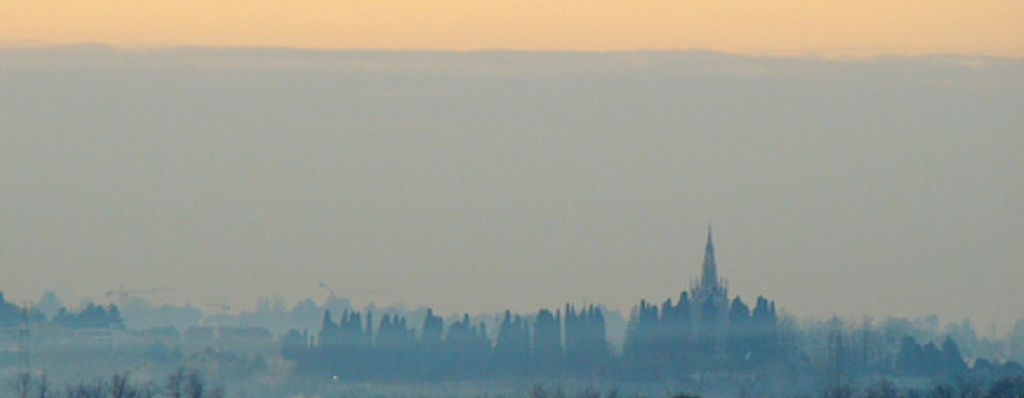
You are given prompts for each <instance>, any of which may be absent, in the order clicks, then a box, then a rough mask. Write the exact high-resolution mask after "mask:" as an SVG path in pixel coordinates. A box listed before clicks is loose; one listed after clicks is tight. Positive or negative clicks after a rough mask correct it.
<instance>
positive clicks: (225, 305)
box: [206, 302, 231, 314]
mask: <svg viewBox="0 0 1024 398" xmlns="http://www.w3.org/2000/svg"><path fill="white" fill-rule="evenodd" d="M206 306H207V307H210V308H216V309H218V310H220V312H221V313H222V314H227V313H229V312H231V306H230V305H228V303H225V302H220V303H206Z"/></svg>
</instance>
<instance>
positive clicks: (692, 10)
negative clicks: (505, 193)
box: [0, 0, 1024, 57]
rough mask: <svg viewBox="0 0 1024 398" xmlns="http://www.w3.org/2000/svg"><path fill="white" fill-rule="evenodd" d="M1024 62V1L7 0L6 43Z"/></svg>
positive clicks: (2, 23)
mask: <svg viewBox="0 0 1024 398" xmlns="http://www.w3.org/2000/svg"><path fill="white" fill-rule="evenodd" d="M73 43H104V44H110V45H114V46H120V47H139V46H141V47H150V46H273V47H304V48H380V49H438V50H473V49H519V50H598V51H606V50H636V49H695V48H699V49H709V50H717V51H725V52H737V53H753V54H777V53H783V54H793V53H797V54H806V53H810V54H850V55H873V54H885V53H896V54H921V53H957V54H987V55H999V56H1013V57H1021V56H1024V1H1021V0H900V1H891V0H888V1H882V0H856V1H835V0H729V1H712V0H623V1H604V0H517V1H497V0H438V1H426V0H288V1H285V0H213V1H211V0H175V1H164V0H62V1H33V0H0V46H32V45H56V44H73Z"/></svg>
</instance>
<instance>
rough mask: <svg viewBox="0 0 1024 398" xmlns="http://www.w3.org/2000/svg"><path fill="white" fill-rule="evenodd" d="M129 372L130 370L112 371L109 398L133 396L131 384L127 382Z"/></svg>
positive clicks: (130, 397) (128, 397) (129, 397)
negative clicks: (122, 371)
mask: <svg viewBox="0 0 1024 398" xmlns="http://www.w3.org/2000/svg"><path fill="white" fill-rule="evenodd" d="M130 374H131V373H130V372H124V373H119V372H114V375H113V376H111V377H110V397H111V398H132V397H133V396H134V394H133V391H132V390H133V389H132V386H131V384H130V383H129V382H128V376H129V375H130Z"/></svg>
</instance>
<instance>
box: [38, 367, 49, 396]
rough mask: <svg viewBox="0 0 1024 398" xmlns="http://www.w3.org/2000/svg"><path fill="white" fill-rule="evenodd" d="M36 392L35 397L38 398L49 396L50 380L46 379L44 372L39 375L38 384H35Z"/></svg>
mask: <svg viewBox="0 0 1024 398" xmlns="http://www.w3.org/2000/svg"><path fill="white" fill-rule="evenodd" d="M36 392H37V394H36V397H39V398H47V397H49V396H50V380H49V379H47V377H46V373H45V372H43V373H42V374H40V375H39V382H38V383H36Z"/></svg>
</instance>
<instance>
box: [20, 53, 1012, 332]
mask: <svg viewBox="0 0 1024 398" xmlns="http://www.w3.org/2000/svg"><path fill="white" fill-rule="evenodd" d="M1022 70H1024V61H1022V60H1019V59H1008V58H997V57H986V56H915V57H905V56H895V57H879V58H870V59H840V60H835V59H823V58H821V57H816V56H802V57H779V56H741V55H729V54H723V53H716V52H707V51H669V52H642V51H637V52H608V53H594V52H524V51H518V52H501V51H495V52H424V51H419V52H410V51H396V52H387V51H320V50H295V49H258V48H234V49H224V48H178V49H163V50H153V49H149V50H128V49H119V48H112V47H105V46H71V47H48V48H29V49H24V48H23V49H6V50H0V93H2V94H0V197H2V198H3V200H2V201H0V217H2V218H0V227H2V228H0V290H3V291H5V293H7V295H8V297H9V298H11V299H12V300H34V299H36V298H38V297H39V296H40V295H41V293H42V291H43V289H53V290H55V291H57V292H58V293H59V294H60V295H61V296H62V297H63V298H64V300H65V302H67V303H69V304H74V303H76V302H77V300H78V299H79V298H81V297H92V298H96V299H98V300H103V299H104V292H106V291H107V290H110V289H113V288H116V287H117V286H118V284H120V283H124V285H125V287H126V288H127V289H129V290H131V289H159V288H164V289H168V290H167V291H164V292H161V293H154V294H147V295H144V297H147V298H150V299H152V300H155V301H158V302H159V301H165V302H174V303H192V304H193V305H199V306H202V305H204V304H205V303H210V302H227V303H229V304H231V305H232V306H233V307H234V308H236V309H245V308H252V307H253V306H254V305H255V303H256V301H257V299H258V298H260V297H273V296H281V297H283V298H285V299H287V300H289V301H291V302H295V301H296V300H299V299H302V298H305V297H314V298H323V297H324V295H325V292H324V290H323V289H320V288H319V287H318V284H319V283H326V284H327V285H329V286H330V287H331V288H333V289H334V290H336V291H338V292H339V293H340V294H343V295H346V296H349V297H351V298H352V299H353V302H354V303H355V304H356V305H365V304H367V303H369V302H374V303H376V304H377V305H387V304H390V303H395V302H399V303H405V304H407V305H410V306H416V305H429V306H433V307H434V308H435V309H437V310H438V312H439V313H452V312H461V311H468V312H488V313H493V312H496V311H500V310H503V309H506V308H509V309H513V310H516V311H523V312H527V311H529V312H532V311H536V310H537V309H538V308H541V307H557V306H560V305H562V304H563V303H566V302H573V303H577V304H580V303H588V302H589V303H602V304H605V305H608V306H610V307H612V308H616V309H620V310H623V311H628V310H629V308H630V307H631V306H633V305H634V304H636V303H637V302H638V301H639V300H640V299H648V300H656V301H661V300H663V299H666V298H670V297H678V294H679V292H680V291H682V290H683V289H686V288H688V287H689V285H690V282H691V281H692V280H694V279H695V278H697V277H698V276H699V272H700V264H701V259H702V255H703V248H704V238H705V233H706V228H707V226H708V224H709V223H710V224H713V226H714V231H715V243H716V247H717V248H718V261H719V266H720V270H719V273H720V275H722V276H723V277H725V278H727V279H728V280H729V285H730V289H731V292H732V293H733V294H738V295H740V296H741V297H743V298H744V299H745V300H746V301H748V302H750V301H753V300H754V299H755V298H756V296H757V295H760V294H763V295H766V296H768V297H769V298H771V299H774V300H776V301H777V302H778V306H779V307H780V308H782V309H784V310H785V311H786V312H787V313H790V314H793V315H796V316H799V317H804V316H811V317H819V318H825V317H829V316H831V315H832V314H838V315H841V316H845V317H849V318H851V319H854V320H859V319H860V317H862V316H865V315H868V316H872V317H875V318H876V319H878V318H881V317H885V316H922V315H927V314H937V315H939V316H940V317H942V318H943V319H944V320H947V321H958V320H960V319H963V318H968V317H969V318H971V319H973V320H974V323H975V325H976V326H977V327H978V328H979V330H980V331H982V332H985V331H987V330H988V327H989V326H990V325H991V324H993V323H995V324H996V325H997V326H998V327H999V328H1000V330H1006V329H1008V328H1009V326H1010V325H1011V323H1012V322H1013V320H1015V319H1018V318H1024V306H1021V305H1020V303H1021V302H1024V289H1021V286H1024V264H1022V263H1024V241H1022V239H1024V238H1022V237H1024V201H1021V200H1020V198H1021V197H1024V179H1022V178H1020V173H1021V170H1024V157H1022V156H1020V154H1021V153H1022V152H1024V135H1022V134H1021V128H1020V126H1022V125H1024V114H1022V113H1021V112H1020V110H1021V109H1024V75H1022V74H1021V73H1020V72H1021V71H1022Z"/></svg>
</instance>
